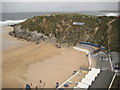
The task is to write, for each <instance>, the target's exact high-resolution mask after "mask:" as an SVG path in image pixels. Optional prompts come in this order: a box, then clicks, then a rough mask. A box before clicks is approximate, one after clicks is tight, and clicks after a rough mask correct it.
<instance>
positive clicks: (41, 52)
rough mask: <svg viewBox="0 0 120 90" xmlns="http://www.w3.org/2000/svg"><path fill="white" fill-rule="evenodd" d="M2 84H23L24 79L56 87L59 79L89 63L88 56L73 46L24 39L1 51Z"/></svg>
mask: <svg viewBox="0 0 120 90" xmlns="http://www.w3.org/2000/svg"><path fill="white" fill-rule="evenodd" d="M2 53H3V62H2V66H3V69H2V70H3V71H2V72H3V73H2V75H3V77H2V79H3V82H2V84H3V88H23V87H24V86H25V84H26V83H29V84H30V83H31V82H32V84H33V86H32V87H36V86H38V87H42V86H43V83H42V84H40V83H39V80H42V81H43V82H45V86H44V87H53V88H54V87H55V83H56V82H57V81H58V82H60V83H62V82H63V81H65V80H66V79H68V78H69V77H70V76H71V75H72V73H73V71H74V70H78V69H79V68H80V67H81V66H84V67H88V59H87V57H86V54H85V53H83V52H79V51H76V50H74V49H72V48H62V49H58V48H56V47H55V45H54V44H52V43H45V42H42V43H40V44H38V45H36V44H34V43H25V44H22V45H17V46H14V47H12V48H11V49H10V48H9V49H7V50H4V51H3V52H2Z"/></svg>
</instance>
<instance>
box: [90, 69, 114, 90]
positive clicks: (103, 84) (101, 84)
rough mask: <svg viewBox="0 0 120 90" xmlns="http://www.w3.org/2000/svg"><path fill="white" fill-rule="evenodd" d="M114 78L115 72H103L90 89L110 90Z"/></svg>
mask: <svg viewBox="0 0 120 90" xmlns="http://www.w3.org/2000/svg"><path fill="white" fill-rule="evenodd" d="M113 76H114V72H112V71H111V70H103V71H101V73H100V74H99V75H98V76H97V78H96V79H95V81H94V82H93V83H92V85H91V86H90V88H89V89H92V88H108V87H109V85H110V83H111V81H112V78H113Z"/></svg>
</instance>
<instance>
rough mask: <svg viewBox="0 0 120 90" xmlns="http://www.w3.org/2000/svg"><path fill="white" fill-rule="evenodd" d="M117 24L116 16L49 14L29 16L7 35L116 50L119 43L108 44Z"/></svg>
mask: <svg viewBox="0 0 120 90" xmlns="http://www.w3.org/2000/svg"><path fill="white" fill-rule="evenodd" d="M117 24H118V19H115V18H114V17H106V16H101V17H98V16H88V15H80V14H51V15H46V16H37V17H33V18H31V19H28V20H26V21H25V22H23V23H20V24H18V25H15V26H14V30H13V32H10V35H12V36H15V37H17V38H22V39H25V40H27V41H33V42H40V41H42V40H45V41H49V40H51V41H55V42H56V44H57V45H58V46H73V45H76V44H77V43H79V42H90V43H95V44H99V45H101V46H104V47H106V48H107V49H108V50H115V51H116V50H117V49H118V47H119V45H118V44H116V45H112V46H111V43H116V42H117V41H118V29H117V28H116V26H117ZM113 33H114V34H113ZM113 38H116V39H113ZM118 51H119V50H118Z"/></svg>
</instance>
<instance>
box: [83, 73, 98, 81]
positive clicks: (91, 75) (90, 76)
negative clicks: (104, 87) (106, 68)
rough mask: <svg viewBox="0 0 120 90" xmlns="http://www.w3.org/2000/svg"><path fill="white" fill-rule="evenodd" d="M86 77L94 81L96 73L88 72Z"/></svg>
mask: <svg viewBox="0 0 120 90" xmlns="http://www.w3.org/2000/svg"><path fill="white" fill-rule="evenodd" d="M85 78H86V79H89V80H92V81H94V80H95V78H96V75H93V74H86V75H85Z"/></svg>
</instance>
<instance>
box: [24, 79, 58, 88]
mask: <svg viewBox="0 0 120 90" xmlns="http://www.w3.org/2000/svg"><path fill="white" fill-rule="evenodd" d="M40 83H43V82H42V81H41V80H40ZM44 85H45V83H44ZM44 85H43V87H44ZM43 87H42V88H43ZM58 87H59V82H56V88H58ZM31 88H32V83H31V84H30V85H29V84H26V90H31ZM40 88H41V87H40ZM36 90H38V86H36Z"/></svg>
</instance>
